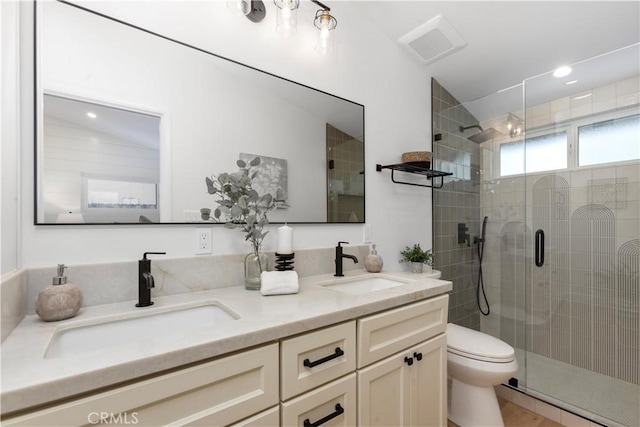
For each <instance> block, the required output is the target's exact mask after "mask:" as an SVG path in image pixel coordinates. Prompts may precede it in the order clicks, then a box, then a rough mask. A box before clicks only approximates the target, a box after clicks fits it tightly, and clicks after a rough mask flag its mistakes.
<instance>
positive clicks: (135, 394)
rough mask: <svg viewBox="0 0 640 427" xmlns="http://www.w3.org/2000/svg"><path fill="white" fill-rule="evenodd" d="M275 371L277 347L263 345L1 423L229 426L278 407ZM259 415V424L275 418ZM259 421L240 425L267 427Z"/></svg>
mask: <svg viewBox="0 0 640 427" xmlns="http://www.w3.org/2000/svg"><path fill="white" fill-rule="evenodd" d="M278 368H279V357H278V344H277V343H276V344H270V345H265V346H263V347H259V348H256V349H253V350H247V351H244V352H241V353H238V354H234V355H230V356H226V357H223V358H221V359H216V360H214V361H211V362H206V363H202V364H198V365H195V366H191V367H188V368H184V369H180V370H177V371H174V372H171V373H168V374H164V375H160V376H157V377H154V378H151V379H148V380H143V381H139V382H134V383H132V384H130V385H126V386H122V387H118V388H115V389H113V390H110V391H105V392H101V393H98V394H95V395H92V396H88V397H84V398H80V399H77V400H73V401H71V402H68V403H64V404H60V405H57V406H54V407H51V408H48V409H43V410H40V411H36V412H31V413H29V414H28V415H24V416H19V417H14V418H10V419H6V420H3V421H2V425H3V426H7V427H8V426H48V427H53V426H80V425H95V424H109V425H137V426H161V425H193V426H198V425H200V426H213V425H216V426H223V425H229V424H232V423H235V422H238V421H239V420H242V419H244V418H246V417H247V415H249V414H256V413H258V412H260V411H263V410H265V409H267V408H270V407H274V405H277V404H278V401H279V398H278V396H279V392H278V391H279V383H278ZM276 409H277V406H276ZM263 415H265V416H266V417H267V418H263V419H262V420H263V421H264V420H267V421H268V420H269V419H271V420H274V419H277V418H279V417H278V416H277V414H276V416H275V418H274V417H273V415H271V418H268V416H269V414H263ZM263 421H258V424H251V422H252V421H251V420H247V422H246V423H245V424H240V425H246V426H250V425H260V426H263V427H265V426H268V425H269V424H267V423H265V422H263ZM273 425H274V426H276V425H278V424H277V422H276V424H273Z"/></svg>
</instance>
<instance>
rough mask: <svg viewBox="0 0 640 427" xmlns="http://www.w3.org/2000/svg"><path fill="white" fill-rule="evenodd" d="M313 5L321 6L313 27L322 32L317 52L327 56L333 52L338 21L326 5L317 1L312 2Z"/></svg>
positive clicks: (317, 44) (317, 43)
mask: <svg viewBox="0 0 640 427" xmlns="http://www.w3.org/2000/svg"><path fill="white" fill-rule="evenodd" d="M311 1H312V2H313V3H315V4H317V5H318V6H320V7H321V8H322V9H319V10H318V11H317V12H316V18H315V19H314V20H313V25H315V27H316V28H317V29H318V30H320V34H319V35H318V41H317V42H316V51H317V52H319V53H321V54H326V53H328V52H330V51H331V50H333V30H335V28H336V26H337V25H338V20H337V19H336V18H335V17H333V16H331V13H329V12H330V11H331V9H330V8H329V7H327V6H325V5H324V4H322V3H320V2H319V1H316V0H311Z"/></svg>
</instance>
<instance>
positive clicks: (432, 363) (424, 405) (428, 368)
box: [407, 334, 447, 426]
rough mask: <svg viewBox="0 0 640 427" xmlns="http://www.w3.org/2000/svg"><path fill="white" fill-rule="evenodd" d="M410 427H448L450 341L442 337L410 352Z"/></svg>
mask: <svg viewBox="0 0 640 427" xmlns="http://www.w3.org/2000/svg"><path fill="white" fill-rule="evenodd" d="M408 356H409V357H412V358H413V364H412V365H411V366H407V368H408V369H407V370H408V371H410V373H411V375H410V377H411V391H410V393H409V395H410V409H409V411H410V414H411V415H410V418H409V419H410V421H409V425H411V426H445V425H447V338H446V335H445V334H442V335H439V336H437V337H435V338H432V339H430V340H429V341H427V342H425V343H422V344H420V345H418V346H416V347H414V348H412V349H410V350H409V355H408Z"/></svg>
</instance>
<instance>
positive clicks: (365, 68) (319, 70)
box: [3, 1, 431, 270]
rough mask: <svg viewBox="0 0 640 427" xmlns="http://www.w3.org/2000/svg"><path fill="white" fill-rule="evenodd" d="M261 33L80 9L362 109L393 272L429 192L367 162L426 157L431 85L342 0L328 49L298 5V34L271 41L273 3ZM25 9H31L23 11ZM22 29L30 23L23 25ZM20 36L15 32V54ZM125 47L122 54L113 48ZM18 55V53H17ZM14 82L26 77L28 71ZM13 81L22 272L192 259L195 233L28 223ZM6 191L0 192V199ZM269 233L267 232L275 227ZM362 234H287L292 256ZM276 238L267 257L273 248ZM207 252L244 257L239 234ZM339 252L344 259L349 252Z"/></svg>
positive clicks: (256, 27)
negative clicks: (408, 154)
mask: <svg viewBox="0 0 640 427" xmlns="http://www.w3.org/2000/svg"><path fill="white" fill-rule="evenodd" d="M265 4H266V7H267V18H266V19H265V20H264V21H263V22H262V23H260V24H254V23H251V22H250V21H249V20H247V19H246V18H243V17H234V16H232V15H230V14H229V13H228V12H227V10H226V8H225V5H224V2H222V1H219V2H218V1H217V2H104V3H98V2H87V3H86V6H87V7H91V8H93V9H96V10H99V11H100V12H102V13H105V14H108V15H111V16H114V17H117V18H119V19H123V20H126V21H128V22H131V23H134V24H136V25H139V26H142V27H146V28H148V29H150V30H152V31H155V32H159V33H162V34H164V35H167V36H169V37H172V38H176V39H179V40H183V41H185V42H187V43H189V44H192V45H196V46H199V47H202V48H204V49H206V50H209V51H212V52H216V53H218V54H220V55H222V56H225V57H228V58H231V59H234V60H237V61H240V62H242V63H245V64H248V65H251V66H254V67H256V68H259V69H263V70H265V71H268V72H271V73H274V74H277V75H280V76H282V77H285V78H288V79H291V80H294V81H297V82H300V83H303V84H306V85H308V86H311V87H314V88H317V89H320V90H323V91H326V92H329V93H332V94H335V95H338V96H341V97H344V98H346V99H350V100H353V101H355V102H358V103H361V104H364V105H365V108H366V110H365V113H366V115H365V139H366V144H365V170H366V193H367V204H366V215H367V223H369V224H371V226H372V231H373V233H372V234H373V239H374V241H375V242H376V243H377V244H378V250H379V253H380V254H381V255H382V256H383V257H384V258H385V260H386V262H385V268H386V269H388V270H399V269H402V268H403V267H404V266H402V265H399V264H398V263H397V261H396V260H397V259H398V258H399V256H398V253H399V251H400V250H401V249H402V248H404V246H406V245H408V244H410V243H414V242H415V243H422V244H423V245H424V246H425V247H431V194H430V191H429V190H427V189H424V188H420V187H410V186H402V185H396V184H393V183H391V181H390V177H389V173H388V171H383V172H381V173H378V172H376V171H375V164H376V163H395V162H397V161H399V160H400V155H401V153H402V152H404V151H413V150H420V149H423V150H424V149H430V147H431V143H430V134H431V129H430V122H431V114H430V99H431V94H430V76H429V75H427V74H426V73H425V71H424V70H423V69H422V68H421V67H420V66H419V65H418V64H416V63H415V62H414V61H413V60H412V59H411V58H410V57H409V56H408V55H407V54H406V53H405V52H404V51H403V50H401V49H400V46H399V45H397V44H396V43H394V42H392V41H390V40H388V39H387V38H386V37H385V36H383V35H382V34H381V33H379V32H378V31H377V30H376V29H375V27H374V26H372V25H371V24H370V23H369V22H368V21H367V20H365V19H364V18H362V17H361V16H360V15H359V14H358V12H357V11H356V10H355V9H353V8H352V6H351V5H350V4H349V3H348V2H339V3H338V2H336V3H335V4H332V9H331V10H332V12H334V13H335V15H336V16H337V17H338V20H339V26H338V29H337V33H336V48H335V51H334V52H333V53H332V54H330V55H328V56H320V55H318V54H317V53H316V52H315V51H314V49H313V46H314V43H315V35H316V34H315V33H316V31H317V30H315V29H314V28H313V24H312V19H313V14H314V13H315V6H313V5H312V4H311V3H309V2H302V5H301V10H300V13H299V17H298V34H297V35H296V36H295V37H294V38H292V39H290V40H280V39H279V38H278V37H277V35H276V32H275V30H274V27H275V14H274V6H273V5H272V4H270V3H269V2H266V3H265ZM21 7H22V8H23V10H24V9H29V7H30V5H29V4H21ZM23 18H24V19H23V20H22V23H23V24H24V25H25V26H27V25H28V23H29V22H30V20H29V19H28V18H30V16H29V15H25V16H23ZM28 38H29V33H28V32H25V34H23V39H24V41H25V42H27V44H25V45H24V48H25V49H26V50H25V53H28V52H29V46H30V45H29V44H28V42H29V40H28ZM124 48H126V46H123V49H124ZM25 57H26V58H28V54H27V55H25ZM22 71H23V74H24V75H29V73H30V72H31V71H30V70H29V67H28V66H27V65H25V66H24V68H23V70H22ZM26 80H27V81H26V82H23V85H22V90H23V96H22V101H23V104H25V105H26V106H25V108H24V109H23V110H22V111H23V127H22V134H23V135H22V140H21V162H20V164H21V168H22V171H21V176H22V179H21V183H20V185H21V187H22V188H21V193H20V195H21V202H20V206H21V208H22V217H21V219H22V227H21V232H22V248H21V250H20V254H21V256H22V263H21V264H22V266H24V267H36V266H49V265H54V264H56V263H59V262H64V263H66V264H68V265H73V264H74V263H75V264H80V263H88V262H103V261H104V262H107V261H119V260H122V261H125V260H126V261H129V260H135V259H138V258H139V257H140V256H141V254H142V252H144V251H152V250H165V251H167V256H169V257H181V256H191V255H193V253H194V248H193V246H194V239H195V233H194V231H193V227H188V226H178V225H171V226H155V225H152V226H128V227H117V226H55V227H50V226H34V225H33V211H34V206H33V200H34V198H33V143H32V141H33V127H32V117H31V113H30V110H29V108H28V107H29V106H30V107H31V108H33V106H32V105H30V104H31V103H32V97H30V95H31V94H30V92H31V90H32V89H31V87H30V81H29V79H26ZM4 199H5V193H4V191H3V202H4ZM273 228H275V227H273ZM362 231H363V226H362V225H297V226H295V228H294V249H295V248H300V249H301V248H312V247H330V246H334V245H335V244H336V242H337V241H338V240H346V241H350V242H351V243H359V242H362V235H363V233H362ZM275 234H276V233H271V234H270V235H269V236H267V238H266V240H265V249H266V250H273V249H275V246H276V241H275ZM213 243H214V244H213V247H214V249H213V251H214V253H216V254H221V253H243V252H247V251H248V250H249V246H248V245H247V244H246V243H245V242H244V239H243V237H242V235H241V234H240V233H239V232H238V231H237V230H227V229H224V228H223V227H218V226H216V227H214V228H213ZM347 252H348V250H347Z"/></svg>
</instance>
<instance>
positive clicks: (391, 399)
mask: <svg viewBox="0 0 640 427" xmlns="http://www.w3.org/2000/svg"><path fill="white" fill-rule="evenodd" d="M407 368H408V365H407V364H406V362H405V361H404V356H402V355H400V354H395V355H393V356H390V357H388V358H387V359H384V360H382V361H380V362H378V363H376V364H374V365H371V366H368V367H366V368H365V369H362V370H360V371H358V425H360V426H363V427H368V426H380V427H388V426H396V427H400V426H405V425H408V423H409V415H410V412H409V409H410V407H409V405H408V404H407V402H408V401H409V390H410V387H409V382H410V381H411V378H410V376H409V373H410V372H409V370H408V369H407Z"/></svg>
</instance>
